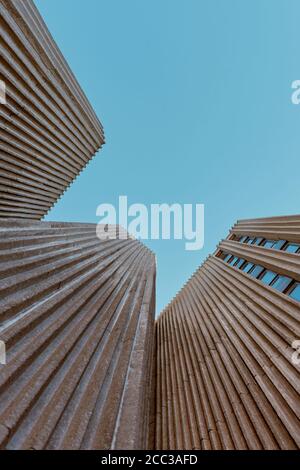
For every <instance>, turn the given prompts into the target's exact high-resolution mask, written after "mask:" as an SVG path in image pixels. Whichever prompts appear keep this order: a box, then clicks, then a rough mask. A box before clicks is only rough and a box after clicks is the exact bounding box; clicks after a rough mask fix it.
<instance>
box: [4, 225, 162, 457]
mask: <svg viewBox="0 0 300 470" xmlns="http://www.w3.org/2000/svg"><path fill="white" fill-rule="evenodd" d="M155 270H156V267H155V257H154V255H153V254H152V253H151V252H150V251H149V250H148V249H147V248H145V247H144V246H143V245H142V244H141V243H140V242H139V241H137V240H133V239H128V240H120V239H118V238H117V239H116V240H106V241H104V240H103V241H100V240H99V239H98V238H97V237H96V227H95V226H94V225H93V224H69V223H50V222H48V223H46V222H38V221H22V220H20V221H15V220H10V219H6V220H0V277H1V281H0V338H1V340H2V341H4V343H5V344H6V349H7V361H6V362H7V363H6V365H0V448H2V449H3V448H4V449H114V448H117V449H136V448H146V447H147V445H148V444H147V439H148V428H149V421H148V416H149V406H150V399H149V396H150V391H151V390H150V388H149V383H150V372H151V363H152V357H153V337H154V333H153V329H154V316H155Z"/></svg>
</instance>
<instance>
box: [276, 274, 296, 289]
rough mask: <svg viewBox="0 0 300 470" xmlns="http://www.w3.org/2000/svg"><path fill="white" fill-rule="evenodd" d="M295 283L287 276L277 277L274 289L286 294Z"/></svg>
mask: <svg viewBox="0 0 300 470" xmlns="http://www.w3.org/2000/svg"><path fill="white" fill-rule="evenodd" d="M292 282H293V280H292V279H291V278H290V277H286V276H277V277H276V279H275V280H274V282H272V287H273V288H274V289H276V290H278V291H279V292H284V291H285V290H286V289H287V288H288V287H289V286H290V285H291V283H292Z"/></svg>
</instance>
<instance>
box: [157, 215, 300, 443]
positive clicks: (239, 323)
mask: <svg viewBox="0 0 300 470" xmlns="http://www.w3.org/2000/svg"><path fill="white" fill-rule="evenodd" d="M299 302H300V216H295V217H275V218H267V219H257V220H244V221H240V222H238V223H237V224H236V225H235V226H234V227H233V229H232V230H231V232H230V235H229V237H228V239H227V240H224V241H222V242H221V243H220V245H219V247H218V250H217V252H216V253H215V255H214V256H210V257H209V258H208V259H207V261H206V262H205V263H204V264H203V265H202V266H201V267H200V268H199V269H198V270H197V271H196V272H195V273H194V274H193V276H192V277H191V278H190V280H189V281H188V282H187V283H186V284H185V286H184V287H183V288H182V290H181V291H180V292H179V293H178V295H177V296H176V297H175V299H174V300H173V301H172V302H171V303H170V304H169V305H168V306H167V307H166V309H165V310H164V311H163V312H162V313H161V315H160V317H159V319H158V321H157V323H156V345H157V346H156V351H157V355H156V377H157V382H156V396H155V401H156V431H155V444H154V446H155V448H156V449H165V450H166V449H295V448H299V447H300V421H299V418H300V397H299V391H300V365H299V364H298V365H297V363H294V362H293V358H295V356H296V355H297V353H296V352H295V349H294V348H293V343H294V341H295V340H300V303H299ZM298 362H299V361H298Z"/></svg>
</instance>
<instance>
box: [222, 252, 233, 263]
mask: <svg viewBox="0 0 300 470" xmlns="http://www.w3.org/2000/svg"><path fill="white" fill-rule="evenodd" d="M223 256H224V257H223V260H224V261H225V263H227V261H229V260H230V258H232V255H226V254H223Z"/></svg>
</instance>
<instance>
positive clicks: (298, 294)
mask: <svg viewBox="0 0 300 470" xmlns="http://www.w3.org/2000/svg"><path fill="white" fill-rule="evenodd" d="M289 296H290V297H291V298H292V299H294V300H298V301H299V302H300V284H299V282H296V284H295V285H294V286H293V287H292V290H291V291H290V293H289Z"/></svg>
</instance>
